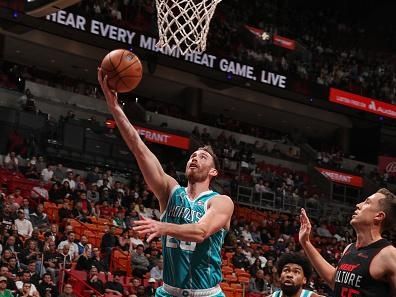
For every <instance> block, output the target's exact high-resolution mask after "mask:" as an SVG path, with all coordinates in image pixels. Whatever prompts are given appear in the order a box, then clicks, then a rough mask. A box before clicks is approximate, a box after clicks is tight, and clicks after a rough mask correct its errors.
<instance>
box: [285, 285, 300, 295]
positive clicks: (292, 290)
mask: <svg viewBox="0 0 396 297" xmlns="http://www.w3.org/2000/svg"><path fill="white" fill-rule="evenodd" d="M300 288H301V287H300V286H296V285H293V286H290V285H289V286H286V285H285V284H281V289H282V292H283V295H285V296H293V295H295V294H296V293H297V292H298V290H300Z"/></svg>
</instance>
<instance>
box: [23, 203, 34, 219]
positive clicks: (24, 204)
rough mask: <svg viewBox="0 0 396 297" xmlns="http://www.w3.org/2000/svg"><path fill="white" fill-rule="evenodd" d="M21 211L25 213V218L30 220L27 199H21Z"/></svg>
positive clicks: (30, 211)
mask: <svg viewBox="0 0 396 297" xmlns="http://www.w3.org/2000/svg"><path fill="white" fill-rule="evenodd" d="M21 209H22V210H23V212H24V213H25V218H26V219H28V220H30V214H31V213H32V210H31V209H30V202H29V199H27V198H24V199H23V202H22V205H21Z"/></svg>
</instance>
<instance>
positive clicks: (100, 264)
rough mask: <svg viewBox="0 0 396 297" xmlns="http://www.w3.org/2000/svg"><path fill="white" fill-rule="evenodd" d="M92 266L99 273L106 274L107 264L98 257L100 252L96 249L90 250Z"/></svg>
mask: <svg viewBox="0 0 396 297" xmlns="http://www.w3.org/2000/svg"><path fill="white" fill-rule="evenodd" d="M92 254H93V255H92V259H91V263H92V266H95V267H96V268H97V269H98V270H99V271H103V272H106V271H107V270H108V264H107V263H106V262H105V260H103V259H102V258H101V257H100V250H99V249H98V248H97V247H94V248H93V249H92Z"/></svg>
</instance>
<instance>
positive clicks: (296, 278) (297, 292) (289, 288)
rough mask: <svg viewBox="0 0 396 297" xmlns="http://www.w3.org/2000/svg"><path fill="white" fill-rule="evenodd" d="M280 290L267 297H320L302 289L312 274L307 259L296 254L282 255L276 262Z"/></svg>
mask: <svg viewBox="0 0 396 297" xmlns="http://www.w3.org/2000/svg"><path fill="white" fill-rule="evenodd" d="M277 270H278V275H279V277H280V283H281V290H279V291H275V292H274V293H273V294H272V295H270V296H268V297H320V295H318V294H316V293H314V292H312V291H309V290H305V289H303V287H304V286H305V285H306V284H307V283H308V281H309V278H310V277H311V274H312V266H311V264H310V263H309V261H308V259H307V258H305V257H304V256H302V255H300V254H297V253H287V254H283V255H282V256H281V257H280V258H279V260H278V262H277Z"/></svg>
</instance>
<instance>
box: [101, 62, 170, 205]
mask: <svg viewBox="0 0 396 297" xmlns="http://www.w3.org/2000/svg"><path fill="white" fill-rule="evenodd" d="M98 81H99V84H100V86H101V87H102V90H103V93H104V95H105V97H106V102H107V106H108V107H109V110H110V112H111V113H112V115H113V117H114V120H115V121H116V123H117V127H118V129H119V130H120V133H121V135H122V137H123V138H124V141H125V142H126V144H127V145H128V147H129V149H130V150H131V151H132V153H133V155H134V156H135V158H136V160H137V162H138V165H139V168H140V170H141V171H142V173H143V176H144V179H145V181H146V183H147V184H148V186H149V187H150V189H151V190H152V191H153V192H154V194H155V196H156V197H157V198H158V200H159V202H160V209H161V212H163V211H164V210H165V208H166V205H167V203H168V198H169V194H170V191H171V190H172V188H173V187H174V186H176V185H177V182H176V180H175V179H174V178H172V177H171V176H169V175H167V174H166V173H165V172H164V170H163V168H162V166H161V164H160V162H159V161H158V159H157V157H156V156H155V155H154V154H153V153H152V152H151V151H150V150H149V149H148V147H147V146H146V145H145V144H144V142H143V141H142V139H141V138H140V135H139V133H138V132H137V131H136V129H135V128H134V127H133V125H132V124H131V123H130V122H129V120H128V118H127V117H126V115H125V113H124V111H123V110H122V108H121V106H120V105H119V104H118V98H117V93H115V92H114V91H112V90H110V88H109V86H108V84H107V76H105V77H103V72H102V70H101V69H100V68H99V69H98Z"/></svg>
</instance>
